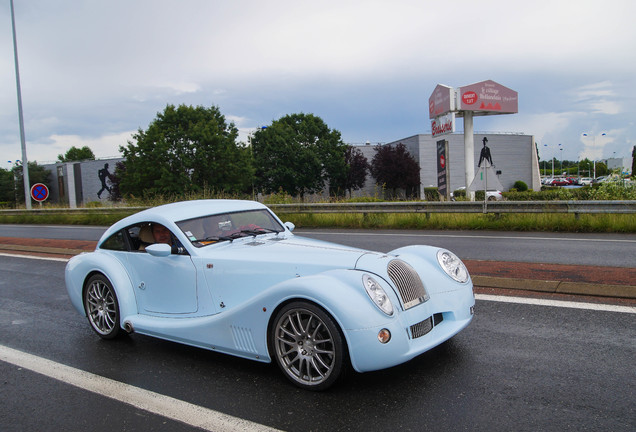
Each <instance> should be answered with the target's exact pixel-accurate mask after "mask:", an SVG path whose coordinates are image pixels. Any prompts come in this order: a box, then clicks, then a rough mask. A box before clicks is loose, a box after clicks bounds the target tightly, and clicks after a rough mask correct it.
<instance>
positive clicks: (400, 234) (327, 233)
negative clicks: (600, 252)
mask: <svg viewBox="0 0 636 432" xmlns="http://www.w3.org/2000/svg"><path fill="white" fill-rule="evenodd" d="M294 234H301V235H340V236H342V235H344V236H369V237H371V236H391V237H435V238H468V239H490V240H492V239H504V240H549V241H555V240H558V241H583V242H607V243H611V242H616V243H636V240H628V239H594V238H591V239H590V238H562V237H526V236H499V235H496V234H495V235H487V236H486V235H460V234H405V233H355V232H324V231H294Z"/></svg>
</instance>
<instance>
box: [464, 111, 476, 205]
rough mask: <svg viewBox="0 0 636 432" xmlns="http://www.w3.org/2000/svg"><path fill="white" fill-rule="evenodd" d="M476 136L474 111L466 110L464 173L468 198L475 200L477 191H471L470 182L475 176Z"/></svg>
mask: <svg viewBox="0 0 636 432" xmlns="http://www.w3.org/2000/svg"><path fill="white" fill-rule="evenodd" d="M474 157H475V138H474V136H473V113H472V111H464V173H465V175H466V198H468V199H469V201H475V192H474V191H469V190H468V186H470V184H469V182H470V181H472V179H473V178H474V177H475V159H474Z"/></svg>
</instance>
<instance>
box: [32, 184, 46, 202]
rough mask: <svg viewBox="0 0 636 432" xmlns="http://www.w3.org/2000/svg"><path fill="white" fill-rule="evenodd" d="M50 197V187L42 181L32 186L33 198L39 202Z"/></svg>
mask: <svg viewBox="0 0 636 432" xmlns="http://www.w3.org/2000/svg"><path fill="white" fill-rule="evenodd" d="M48 197H49V188H47V187H46V185H44V184H42V183H36V184H34V185H33V186H31V198H33V199H34V200H36V201H37V202H42V201H44V200H45V199H47V198H48Z"/></svg>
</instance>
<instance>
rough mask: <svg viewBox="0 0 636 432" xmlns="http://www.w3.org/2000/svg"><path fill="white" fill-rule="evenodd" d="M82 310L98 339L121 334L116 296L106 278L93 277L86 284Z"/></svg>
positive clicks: (110, 337)
mask: <svg viewBox="0 0 636 432" xmlns="http://www.w3.org/2000/svg"><path fill="white" fill-rule="evenodd" d="M84 309H85V310H86V316H87V317H88V322H89V323H90V325H91V327H92V329H93V330H95V332H96V333H97V334H98V335H99V337H101V338H103V339H113V338H115V337H117V336H118V335H119V334H120V333H121V326H120V325H119V303H118V302H117V295H115V290H114V289H113V285H112V284H111V283H110V281H109V280H108V278H107V277H106V276H104V275H101V274H98V275H94V276H92V277H91V278H90V279H89V280H88V282H86V289H85V290H84Z"/></svg>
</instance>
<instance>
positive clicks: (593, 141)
mask: <svg viewBox="0 0 636 432" xmlns="http://www.w3.org/2000/svg"><path fill="white" fill-rule="evenodd" d="M582 135H583V136H586V137H589V136H591V137H592V147H594V148H596V135H590V134H588V133H583V134H582ZM605 135H607V134H606V133H605V132H603V133H602V134H600V135H599V136H605ZM593 178H594V180H596V158H594V177H593Z"/></svg>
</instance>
